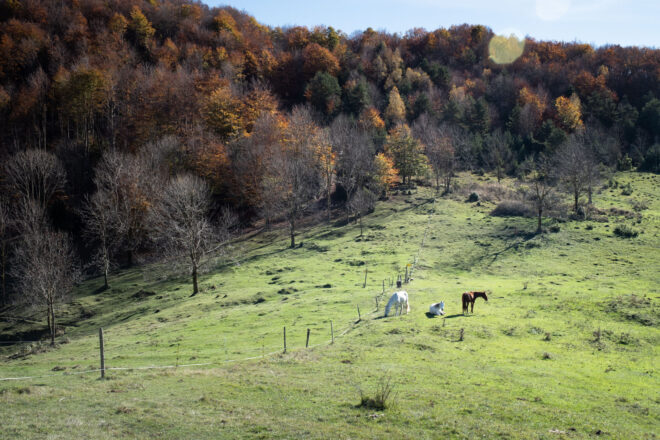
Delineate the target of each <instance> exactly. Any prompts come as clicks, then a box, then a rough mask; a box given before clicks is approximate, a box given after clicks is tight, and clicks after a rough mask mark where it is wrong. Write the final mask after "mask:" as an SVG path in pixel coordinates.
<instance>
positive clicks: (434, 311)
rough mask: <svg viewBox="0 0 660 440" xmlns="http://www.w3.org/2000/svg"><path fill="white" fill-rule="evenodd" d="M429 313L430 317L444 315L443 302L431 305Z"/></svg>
mask: <svg viewBox="0 0 660 440" xmlns="http://www.w3.org/2000/svg"><path fill="white" fill-rule="evenodd" d="M429 313H430V314H431V315H444V314H445V302H444V301H440V302H439V303H435V304H431V307H429Z"/></svg>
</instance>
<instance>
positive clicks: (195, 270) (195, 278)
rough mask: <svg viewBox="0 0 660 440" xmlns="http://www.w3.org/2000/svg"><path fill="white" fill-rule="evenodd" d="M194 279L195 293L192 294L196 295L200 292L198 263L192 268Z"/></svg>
mask: <svg viewBox="0 0 660 440" xmlns="http://www.w3.org/2000/svg"><path fill="white" fill-rule="evenodd" d="M192 279H193V293H192V295H190V296H195V295H197V293H199V288H198V286H197V265H196V264H194V265H193V269H192Z"/></svg>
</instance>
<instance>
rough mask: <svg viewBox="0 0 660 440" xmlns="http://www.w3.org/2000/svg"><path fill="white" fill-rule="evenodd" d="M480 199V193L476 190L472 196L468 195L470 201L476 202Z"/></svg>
mask: <svg viewBox="0 0 660 440" xmlns="http://www.w3.org/2000/svg"><path fill="white" fill-rule="evenodd" d="M478 201H479V194H478V193H476V192H471V193H470V196H469V197H468V202H470V203H474V202H478Z"/></svg>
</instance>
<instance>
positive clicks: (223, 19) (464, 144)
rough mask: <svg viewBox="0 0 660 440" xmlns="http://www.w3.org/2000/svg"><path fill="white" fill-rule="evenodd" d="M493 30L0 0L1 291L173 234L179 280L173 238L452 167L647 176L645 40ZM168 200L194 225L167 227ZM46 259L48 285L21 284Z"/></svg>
mask: <svg viewBox="0 0 660 440" xmlns="http://www.w3.org/2000/svg"><path fill="white" fill-rule="evenodd" d="M509 43H511V44H513V45H515V44H516V43H517V42H515V41H513V37H512V38H511V39H507V37H497V36H495V35H494V34H493V32H492V31H491V30H490V29H488V28H486V27H484V26H480V25H468V24H463V25H457V26H452V27H450V28H448V29H444V28H443V29H437V30H432V31H427V30H424V29H412V30H410V31H409V32H407V33H406V34H405V35H397V34H388V33H383V32H376V31H374V30H373V29H370V28H369V29H366V30H364V31H363V32H358V33H354V34H352V35H346V34H345V33H343V32H341V31H340V30H336V29H334V28H332V27H322V26H319V27H314V28H311V29H310V28H306V27H289V28H272V27H267V26H263V25H261V24H259V22H258V18H257V19H255V18H254V17H251V16H249V15H247V14H246V13H243V12H240V11H239V10H237V9H234V8H231V7H223V8H210V7H208V6H206V5H204V4H202V3H198V2H191V1H181V0H150V1H142V0H109V1H101V0H72V1H69V0H67V1H47V0H25V1H19V0H2V2H1V3H0V157H1V158H2V160H1V162H2V167H3V171H2V173H0V185H1V186H2V192H1V194H0V195H1V196H2V200H1V202H2V203H1V209H0V234H1V237H0V238H2V301H3V302H4V301H8V300H9V299H10V298H11V297H12V295H13V294H14V292H16V291H18V290H19V289H26V288H29V289H31V290H33V291H39V289H42V290H43V291H44V292H45V291H46V290H48V289H53V291H60V290H62V291H65V290H67V285H68V283H72V282H74V281H75V279H76V276H74V272H76V271H79V269H74V268H72V267H70V265H69V264H68V263H67V262H68V261H69V258H68V257H69V256H70V255H79V256H80V255H82V256H85V258H84V259H85V260H86V261H93V262H94V264H91V265H88V266H84V267H83V269H82V272H83V273H91V274H101V273H104V274H105V275H106V277H107V274H108V272H109V271H111V270H112V268H113V267H116V266H117V265H121V266H124V265H131V264H134V259H135V258H150V256H153V254H154V249H161V250H162V249H164V250H171V251H172V252H175V250H176V249H179V250H180V249H184V248H185V249H186V255H188V256H189V259H190V267H191V270H192V271H193V273H194V274H195V275H196V270H197V265H196V264H197V261H196V259H198V258H199V256H198V254H203V253H204V252H205V248H204V245H203V242H205V240H200V242H202V244H199V246H197V245H193V244H190V242H191V241H194V240H193V239H191V235H190V234H193V233H194V234H196V235H195V236H197V237H200V236H204V237H206V236H207V235H208V236H211V235H213V237H214V240H211V241H214V242H217V241H218V240H220V241H222V240H223V239H224V238H223V237H228V236H229V235H230V234H231V231H233V230H236V229H237V228H242V227H248V226H254V225H260V226H265V227H268V225H270V224H272V223H275V222H278V223H279V222H284V224H286V225H287V227H288V228H289V229H290V240H291V246H292V247H293V246H295V245H296V241H295V240H296V238H295V232H296V227H297V223H298V222H300V221H301V219H302V218H303V217H304V215H305V214H307V213H309V212H312V211H313V212H318V213H323V214H322V215H324V216H325V215H327V216H328V217H330V218H332V217H333V216H336V215H340V214H337V212H338V211H336V210H337V209H339V210H341V212H346V215H347V216H349V215H351V216H354V215H361V214H362V213H364V212H367V211H368V210H369V209H370V208H371V207H372V206H373V203H374V201H375V200H376V199H378V198H384V197H387V195H388V192H389V191H390V189H391V188H392V186H393V185H395V184H399V185H412V184H415V182H418V183H425V184H428V185H430V186H431V185H432V186H436V187H437V188H438V191H440V192H445V193H447V192H451V191H452V188H453V186H452V185H453V181H452V178H453V176H454V174H455V173H456V172H459V171H466V170H467V171H472V172H474V173H484V172H492V173H494V174H495V175H496V176H497V179H498V180H499V179H501V178H504V177H506V176H511V177H521V176H528V175H529V173H530V172H533V173H536V176H537V179H538V180H539V181H542V180H543V179H544V178H546V177H547V176H550V175H551V174H553V172H552V171H551V170H550V168H553V169H554V170H557V169H560V170H562V171H563V172H565V173H566V172H567V173H569V174H570V173H571V170H570V168H571V167H570V166H569V165H571V164H573V165H574V164H578V165H579V167H581V168H579V169H577V170H573V173H574V175H579V176H582V175H586V177H585V178H584V179H583V180H581V182H587V183H584V184H583V183H580V188H573V189H575V191H578V190H579V191H590V190H591V187H590V186H589V185H590V183H589V182H590V179H591V177H593V176H594V175H595V174H596V173H597V172H598V171H597V169H598V170H602V169H618V170H630V169H632V168H637V169H638V170H643V171H651V172H656V173H657V172H660V99H659V98H660V50H656V49H649V48H640V47H620V46H606V47H597V48H595V47H592V46H590V45H587V44H581V43H577V42H574V43H565V42H549V41H535V40H532V39H527V40H526V41H525V42H524V46H523V45H522V43H520V44H521V46H520V49H521V54H520V56H517V57H515V59H512V60H507V62H500V60H499V59H498V57H496V56H495V55H494V54H495V52H497V51H498V50H504V49H506V47H505V46H507V44H509ZM498 44H499V45H500V46H498ZM511 44H509V45H511ZM562 161H563V162H562ZM562 163H563V165H562ZM573 168H575V167H573ZM585 170H586V171H585ZM565 173H564V174H565ZM582 177H584V176H582ZM582 177H581V178H582ZM585 179H586V180H585ZM564 180H565V181H566V182H568V184H567V186H568V187H569V188H570V187H571V186H570V181H571V179H570V176H568V177H567V176H566V175H564ZM546 181H547V180H546ZM584 188H587V189H586V190H585V189H584ZM569 192H570V191H569ZM206 194H209V197H208V199H207V197H206ZM580 196H581V194H580V193H579V192H576V196H575V203H574V206H573V208H574V211H575V213H576V214H577V213H578V212H581V210H582V209H583V207H582V206H581V202H580ZM541 202H542V200H541ZM539 206H540V205H539ZM177 210H179V211H180V212H181V215H182V216H183V214H184V213H191V212H192V213H195V212H197V213H199V216H200V218H202V219H206V218H207V217H208V220H204V222H202V221H201V220H200V223H199V224H198V225H197V226H196V228H197V229H195V230H194V231H193V232H191V231H190V230H187V231H180V228H179V227H178V226H180V225H181V224H182V223H185V221H183V220H181V219H180V218H179V219H177V218H176V215H175V214H172V213H173V212H174V213H176V212H177ZM333 210H335V211H333ZM207 214H208V215H207ZM341 215H343V214H341ZM540 225H541V223H540V214H539V228H540ZM189 229H190V228H189ZM193 229H194V228H193ZM177 231H178V232H177ZM177 234H179V235H177ZM218 234H220V235H218ZM26 237H27V238H26ZM30 237H41V238H40V239H38V238H30ZM30 241H32V242H30ZM19 242H21V243H22V244H21V245H20V246H19V245H17V243H19ZM69 242H70V245H67V244H66V243H69ZM161 245H162V246H161ZM53 249H58V252H60V253H59V254H57V255H48V252H46V250H50V252H55V251H54V250H53ZM37 257H39V258H37ZM48 258H50V260H48ZM35 259H36V260H39V261H36V260H35ZM43 259H46V260H45V261H60V262H62V264H61V265H60V266H59V267H57V266H58V265H57V264H46V265H44V260H43ZM17 268H18V269H17ZM56 269H57V270H60V271H61V273H66V274H69V275H67V276H66V277H64V279H63V281H62V283H63V284H61V285H57V286H50V287H43V288H42V287H40V286H36V285H34V282H35V281H34V275H35V274H36V273H41V272H43V271H45V270H51V271H55V270H56ZM30 271H32V272H30ZM28 273H30V274H31V277H27V279H26V274H28ZM42 276H43V277H44V278H48V279H57V278H58V275H57V274H52V273H51V274H48V273H47V274H42ZM26 283H27V284H26ZM195 283H196V280H195ZM28 284H29V286H28ZM196 291H197V286H196V284H195V292H196ZM43 295H45V296H44V297H45V298H50V296H49V295H51V294H49V293H43ZM52 299H53V298H51V299H48V300H47V302H50V301H51V300H52Z"/></svg>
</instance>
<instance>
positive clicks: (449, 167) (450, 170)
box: [413, 115, 456, 193]
mask: <svg viewBox="0 0 660 440" xmlns="http://www.w3.org/2000/svg"><path fill="white" fill-rule="evenodd" d="M419 119H420V120H419V121H418V122H416V123H415V126H414V127H413V130H414V131H415V135H416V136H417V138H418V139H419V140H420V142H422V144H424V153H425V154H426V157H427V158H428V160H429V164H430V165H431V169H432V170H433V175H434V177H435V186H436V189H437V190H438V191H439V190H440V181H442V184H443V186H444V192H445V193H449V192H450V191H451V181H452V177H453V175H454V171H455V169H456V154H455V149H454V145H453V140H452V133H451V132H450V131H449V130H448V129H447V127H446V126H443V127H437V126H436V125H433V124H432V123H431V121H430V119H429V118H428V117H426V116H425V115H422V116H421V117H420V118H419Z"/></svg>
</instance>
